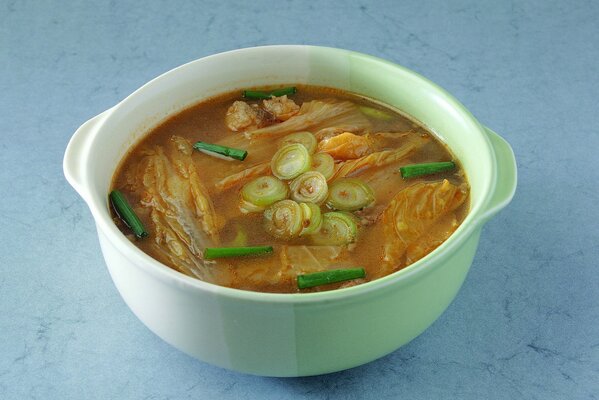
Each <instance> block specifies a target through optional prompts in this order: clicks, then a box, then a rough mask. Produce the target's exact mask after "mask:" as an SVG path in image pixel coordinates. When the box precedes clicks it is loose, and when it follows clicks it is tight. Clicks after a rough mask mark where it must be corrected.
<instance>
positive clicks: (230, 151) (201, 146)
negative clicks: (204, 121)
mask: <svg viewBox="0 0 599 400" xmlns="http://www.w3.org/2000/svg"><path fill="white" fill-rule="evenodd" d="M193 148H194V149H196V150H199V151H201V152H202V153H205V154H208V155H210V156H216V157H218V156H219V155H220V156H224V157H218V158H225V159H229V158H234V159H236V160H239V161H243V160H245V158H246V157H247V155H248V152H247V151H246V150H240V149H234V148H232V147H227V146H221V145H218V144H212V143H205V142H196V143H195V144H194V145H193Z"/></svg>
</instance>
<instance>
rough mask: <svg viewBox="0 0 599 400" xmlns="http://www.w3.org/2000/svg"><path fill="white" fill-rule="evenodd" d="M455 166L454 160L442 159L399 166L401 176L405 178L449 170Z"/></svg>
mask: <svg viewBox="0 0 599 400" xmlns="http://www.w3.org/2000/svg"><path fill="white" fill-rule="evenodd" d="M454 168H455V163H454V162H453V161H441V162H433V163H424V164H412V165H406V166H404V167H401V168H399V171H400V172H401V177H402V178H404V179H408V178H414V177H417V176H422V175H431V174H436V173H438V172H444V171H449V170H452V169H454Z"/></svg>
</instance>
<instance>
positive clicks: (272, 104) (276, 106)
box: [262, 95, 300, 121]
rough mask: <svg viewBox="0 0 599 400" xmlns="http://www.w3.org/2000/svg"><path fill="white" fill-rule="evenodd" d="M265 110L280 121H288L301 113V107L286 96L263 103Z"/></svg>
mask: <svg viewBox="0 0 599 400" xmlns="http://www.w3.org/2000/svg"><path fill="white" fill-rule="evenodd" d="M262 104H263V107H264V109H265V110H266V111H267V112H269V113H270V114H272V115H273V116H274V117H275V118H276V119H277V120H279V121H287V120H288V119H289V118H291V117H293V116H294V115H295V114H297V113H298V112H299V109H300V108H299V106H298V105H297V104H295V102H294V101H293V100H291V99H288V98H287V95H285V96H279V97H273V98H271V99H269V100H263V101H262Z"/></svg>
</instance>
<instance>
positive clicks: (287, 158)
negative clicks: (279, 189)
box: [270, 143, 312, 179]
mask: <svg viewBox="0 0 599 400" xmlns="http://www.w3.org/2000/svg"><path fill="white" fill-rule="evenodd" d="M311 166H312V158H311V157H310V154H309V153H308V150H307V149H306V148H305V147H304V145H302V144H299V143H294V144H288V145H286V146H283V147H281V148H280V149H279V150H277V152H276V153H275V154H274V155H273V156H272V160H271V161H270V169H271V170H272V173H273V175H274V176H276V177H277V178H279V179H293V178H295V177H296V176H299V175H301V174H302V173H304V172H306V171H307V170H309V169H310V167H311Z"/></svg>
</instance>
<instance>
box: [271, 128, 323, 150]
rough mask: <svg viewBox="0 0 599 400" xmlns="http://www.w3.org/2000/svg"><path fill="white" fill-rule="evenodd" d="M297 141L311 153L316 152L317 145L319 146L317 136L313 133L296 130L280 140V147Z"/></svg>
mask: <svg viewBox="0 0 599 400" xmlns="http://www.w3.org/2000/svg"><path fill="white" fill-rule="evenodd" d="M295 143H299V144H302V145H304V147H305V148H306V150H308V153H310V154H314V152H315V151H316V147H317V146H318V141H317V140H316V137H315V136H314V135H313V134H312V133H310V132H307V131H306V132H295V133H292V134H291V135H287V136H285V137H284V138H283V139H281V141H280V142H279V147H285V146H287V145H288V144H295Z"/></svg>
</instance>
